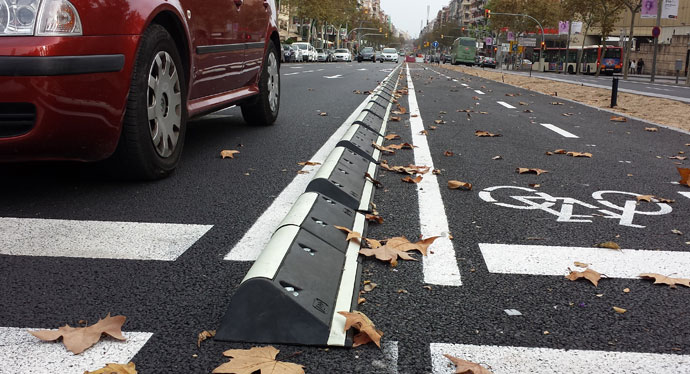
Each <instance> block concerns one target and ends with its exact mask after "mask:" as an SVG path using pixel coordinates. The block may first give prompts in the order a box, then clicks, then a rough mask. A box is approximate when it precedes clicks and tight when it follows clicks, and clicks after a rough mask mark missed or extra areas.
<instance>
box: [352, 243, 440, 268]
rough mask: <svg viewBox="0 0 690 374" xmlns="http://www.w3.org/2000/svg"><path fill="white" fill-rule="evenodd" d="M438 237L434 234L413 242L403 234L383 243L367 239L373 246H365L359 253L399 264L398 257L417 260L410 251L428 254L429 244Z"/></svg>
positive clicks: (392, 264) (394, 264) (395, 264)
mask: <svg viewBox="0 0 690 374" xmlns="http://www.w3.org/2000/svg"><path fill="white" fill-rule="evenodd" d="M438 238H439V237H438V236H434V237H431V238H426V239H423V240H420V241H418V242H416V243H412V242H410V241H409V240H407V238H405V237H402V236H401V237H395V238H390V239H387V240H386V241H385V244H383V245H382V244H381V242H380V241H373V242H369V239H367V243H368V244H369V247H371V248H363V249H361V250H360V251H359V253H360V254H362V255H364V256H367V257H370V256H375V257H376V258H377V259H379V260H381V261H385V262H389V263H390V264H391V266H397V264H398V258H401V259H403V260H407V261H417V259H416V258H414V257H412V256H410V254H409V253H408V252H410V251H418V252H419V253H421V254H422V255H423V256H426V255H427V252H428V248H429V246H430V245H431V244H433V242H434V241H435V240H436V239H438Z"/></svg>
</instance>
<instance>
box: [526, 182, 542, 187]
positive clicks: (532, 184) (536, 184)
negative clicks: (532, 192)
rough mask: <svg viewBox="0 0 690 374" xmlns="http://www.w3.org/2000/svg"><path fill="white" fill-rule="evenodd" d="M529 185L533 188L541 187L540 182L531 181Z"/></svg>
mask: <svg viewBox="0 0 690 374" xmlns="http://www.w3.org/2000/svg"><path fill="white" fill-rule="evenodd" d="M528 186H530V187H531V188H539V187H541V184H539V183H530V184H528Z"/></svg>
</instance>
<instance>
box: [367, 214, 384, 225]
mask: <svg viewBox="0 0 690 374" xmlns="http://www.w3.org/2000/svg"><path fill="white" fill-rule="evenodd" d="M364 217H365V218H366V220H367V221H369V222H376V223H378V224H382V223H383V217H381V216H379V215H376V214H367V215H365V216H364Z"/></svg>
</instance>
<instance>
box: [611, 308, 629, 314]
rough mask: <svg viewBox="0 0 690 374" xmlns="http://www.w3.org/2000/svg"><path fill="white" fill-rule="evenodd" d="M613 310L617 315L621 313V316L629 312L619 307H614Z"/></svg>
mask: <svg viewBox="0 0 690 374" xmlns="http://www.w3.org/2000/svg"><path fill="white" fill-rule="evenodd" d="M613 310H614V311H615V312H616V313H620V314H623V313H625V312H627V311H628V310H627V309H623V308H619V307H617V306H614V307H613Z"/></svg>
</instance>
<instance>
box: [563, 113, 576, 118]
mask: <svg viewBox="0 0 690 374" xmlns="http://www.w3.org/2000/svg"><path fill="white" fill-rule="evenodd" d="M573 115H575V113H563V114H562V116H563V117H570V116H573Z"/></svg>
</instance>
